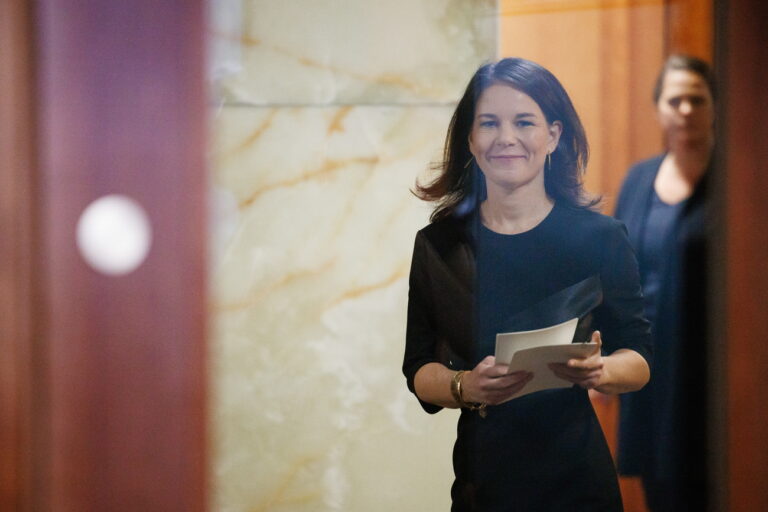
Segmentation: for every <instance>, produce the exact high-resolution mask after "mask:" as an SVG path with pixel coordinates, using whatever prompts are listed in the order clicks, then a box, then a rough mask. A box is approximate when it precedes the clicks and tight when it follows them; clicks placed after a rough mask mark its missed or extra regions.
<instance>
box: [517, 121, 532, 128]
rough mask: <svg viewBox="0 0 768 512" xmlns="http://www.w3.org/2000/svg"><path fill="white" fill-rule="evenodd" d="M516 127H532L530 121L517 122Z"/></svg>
mask: <svg viewBox="0 0 768 512" xmlns="http://www.w3.org/2000/svg"><path fill="white" fill-rule="evenodd" d="M517 126H520V127H521V128H522V127H525V126H533V123H532V122H530V121H518V122H517Z"/></svg>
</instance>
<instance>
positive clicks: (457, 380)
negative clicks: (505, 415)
mask: <svg viewBox="0 0 768 512" xmlns="http://www.w3.org/2000/svg"><path fill="white" fill-rule="evenodd" d="M465 373H466V370H459V371H458V372H456V373H455V374H454V375H453V379H452V380H451V395H452V396H453V399H454V400H455V401H456V403H457V404H459V407H462V408H465V409H469V410H470V411H477V412H478V414H480V417H481V418H485V416H486V415H487V413H488V411H486V410H485V408H486V405H487V404H478V403H474V402H465V401H464V397H463V396H462V394H461V378H462V377H463V376H464V374H465Z"/></svg>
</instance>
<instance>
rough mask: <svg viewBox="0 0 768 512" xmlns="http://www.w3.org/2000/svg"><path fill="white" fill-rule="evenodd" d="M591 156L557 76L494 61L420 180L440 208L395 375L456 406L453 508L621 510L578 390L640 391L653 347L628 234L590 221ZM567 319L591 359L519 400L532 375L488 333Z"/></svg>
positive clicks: (431, 406) (418, 266) (609, 223)
mask: <svg viewBox="0 0 768 512" xmlns="http://www.w3.org/2000/svg"><path fill="white" fill-rule="evenodd" d="M587 159H588V145H587V140H586V136H585V134H584V130H583V128H582V125H581V122H580V120H579V117H578V115H577V114H576V111H575V109H574V108H573V105H572V103H571V101H570V99H569V97H568V94H567V93H566V92H565V90H564V89H563V87H562V85H561V84H560V82H559V81H558V80H557V79H556V78H555V77H554V76H553V75H552V74H551V73H550V72H549V71H547V70H546V69H544V68H542V67H541V66H539V65H538V64H536V63H533V62H530V61H527V60H524V59H503V60H501V61H499V62H496V63H491V64H486V65H484V66H482V67H481V68H480V69H479V70H478V71H477V72H476V73H475V74H474V76H473V77H472V79H471V80H470V83H469V85H468V86H467V89H466V91H465V93H464V95H463V97H462V98H461V100H460V101H459V103H458V106H457V108H456V111H455V113H454V116H453V119H452V120H451V124H450V126H449V129H448V135H447V137H446V147H445V152H444V162H443V164H442V166H441V168H440V171H441V172H440V173H439V175H438V176H437V178H436V179H435V180H434V181H433V182H431V183H430V184H427V185H425V186H417V193H418V195H420V197H422V198H423V199H425V200H430V201H435V202H437V206H436V208H435V210H434V212H433V214H432V217H431V221H432V222H431V223H430V225H429V226H427V227H426V228H424V229H422V230H421V231H419V233H418V234H417V236H416V242H415V247H414V253H413V260H412V264H411V274H410V289H409V302H408V324H407V332H406V348H405V357H404V362H403V372H404V374H405V376H406V379H407V382H408V387H409V388H410V390H411V391H412V392H414V393H415V395H416V396H417V398H418V399H419V401H420V403H421V405H422V407H423V408H424V409H425V410H426V411H427V412H429V413H436V412H438V411H439V410H441V409H442V408H444V407H448V408H461V415H460V417H459V423H458V430H457V440H456V444H455V446H454V456H453V460H454V472H455V481H454V484H453V487H452V490H451V495H452V499H453V507H452V510H454V511H465V510H482V511H494V510H498V511H509V510H531V511H538V510H591V511H593V510H594V511H618V510H621V508H622V505H621V496H620V495H619V489H618V484H617V478H616V471H615V469H614V466H613V462H612V459H611V455H610V452H609V451H608V447H607V445H606V442H605V438H604V436H603V433H602V430H601V428H600V424H599V423H598V421H597V418H596V416H595V413H594V411H593V409H592V406H591V403H590V401H589V397H588V394H587V390H589V389H597V390H600V391H602V392H605V393H622V392H625V391H632V390H637V389H639V388H641V387H642V386H643V385H644V384H645V383H646V382H647V381H648V378H649V372H650V365H649V362H648V361H649V360H650V353H651V347H650V338H649V331H648V322H647V321H646V320H645V318H644V316H643V304H642V297H641V294H640V283H639V276H638V271H637V263H636V260H635V257H634V254H633V252H632V249H631V247H630V245H629V242H628V240H627V237H626V230H625V229H624V227H623V225H622V224H621V223H620V222H618V221H616V220H614V219H612V218H610V217H606V216H603V215H600V214H598V213H596V212H594V211H593V207H594V206H595V204H596V200H594V199H592V198H589V197H588V196H587V195H586V193H585V192H584V190H583V187H582V175H583V172H584V170H585V168H586V164H587ZM571 318H579V323H578V328H577V330H576V335H575V336H574V341H587V340H589V339H591V340H592V341H593V342H595V343H596V344H597V345H598V347H600V346H601V347H602V350H600V348H598V350H596V351H595V352H593V353H592V354H591V355H589V356H588V357H585V358H579V359H571V360H569V361H568V362H567V363H553V364H550V365H549V371H551V372H553V373H554V374H555V375H557V376H558V377H560V378H561V379H564V380H565V381H568V382H571V383H573V386H571V387H566V388H560V389H551V390H544V391H538V392H533V393H529V394H525V396H520V397H517V395H518V394H519V393H520V392H521V391H524V388H525V386H526V385H527V384H528V383H529V382H530V380H531V378H532V375H531V374H530V373H528V372H515V373H509V372H508V367H507V366H506V365H504V364H498V363H497V362H496V360H495V358H494V355H493V354H494V341H495V336H496V334H497V333H502V332H510V331H520V330H531V329H537V328H542V327H547V326H550V325H555V324H558V323H561V322H563V321H566V320H569V319H571ZM596 329H599V332H598V331H597V330H596Z"/></svg>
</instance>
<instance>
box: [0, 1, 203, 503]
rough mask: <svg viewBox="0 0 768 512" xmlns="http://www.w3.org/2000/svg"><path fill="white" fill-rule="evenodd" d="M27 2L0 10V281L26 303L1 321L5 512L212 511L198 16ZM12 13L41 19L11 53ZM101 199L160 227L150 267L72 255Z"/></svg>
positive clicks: (165, 7) (171, 5)
mask: <svg viewBox="0 0 768 512" xmlns="http://www.w3.org/2000/svg"><path fill="white" fill-rule="evenodd" d="M26 4H27V2H20V1H11V2H6V3H3V12H2V13H1V14H2V15H3V26H2V28H3V35H2V37H3V40H2V43H3V73H4V78H3V81H2V90H1V91H0V92H2V93H3V94H2V96H3V97H2V101H3V102H4V103H3V105H4V110H3V117H2V119H1V120H0V123H2V130H1V131H0V133H2V137H0V140H2V143H3V159H4V160H3V163H4V164H5V159H6V152H5V149H6V147H7V146H9V145H11V146H13V145H15V144H17V146H15V147H13V149H14V152H13V155H12V156H11V157H9V158H10V165H9V167H7V168H5V166H4V169H3V173H2V175H1V176H2V184H3V191H2V194H3V209H4V211H3V219H4V220H3V224H2V234H3V240H2V256H3V262H2V263H3V267H4V269H3V273H2V276H3V283H2V284H3V288H4V287H5V285H6V284H7V283H10V287H11V290H12V292H11V293H14V292H21V293H20V295H19V296H18V300H16V301H15V302H14V303H13V304H12V305H11V306H8V305H7V304H6V302H3V304H2V308H3V310H2V312H3V317H2V318H0V326H2V328H3V344H4V345H3V348H4V349H5V346H6V345H8V346H9V347H11V351H10V352H7V353H10V355H11V357H12V358H13V361H14V362H15V363H19V364H15V366H14V363H12V362H9V361H8V360H6V359H5V357H6V354H7V353H6V352H5V351H4V352H3V354H2V357H3V359H2V361H3V362H2V364H1V365H0V372H2V373H1V374H0V377H2V384H3V388H5V384H6V382H10V383H11V384H12V386H11V387H10V388H8V390H7V391H6V389H3V394H2V398H3V399H2V402H0V407H2V409H0V413H1V414H2V415H3V417H2V419H3V427H2V430H0V432H2V437H0V443H2V444H1V445H0V452H2V454H3V456H2V458H3V461H4V462H3V465H2V470H3V473H2V484H3V488H2V490H3V494H2V499H3V503H2V505H3V506H2V508H3V510H7V509H8V508H6V507H5V505H6V503H8V504H11V505H12V506H15V508H16V509H17V510H41V511H47V510H50V511H57V512H58V511H62V512H68V511H89V510H93V511H101V510H115V511H136V510H142V511H166V510H185V511H186V510H190V511H196V510H198V511H201V510H205V509H206V492H205V482H206V453H205V452H206V450H205V446H206V430H205V425H206V417H205V404H206V395H205V385H206V376H205V345H204V342H205V337H204V333H205V324H206V316H207V311H206V299H205V291H206V286H205V254H206V252H207V250H206V249H207V247H206V243H205V238H206V237H205V233H206V222H205V221H206V212H205V201H204V198H205V197H206V196H207V185H206V184H207V177H206V169H205V142H206V137H205V134H206V126H205V112H206V97H205V87H204V76H205V72H204V67H203V63H204V53H205V52H204V47H205V45H204V37H205V30H204V29H205V27H204V12H205V9H204V2H202V1H199V0H169V1H165V2H156V1H154V0H133V1H131V2H127V1H122V0H116V1H110V2H102V1H96V0H92V1H88V0H86V1H78V0H56V1H53V0H42V1H38V2H35V3H34V4H33V7H32V8H31V9H32V10H31V11H30V8H29V7H26ZM11 5H14V6H15V7H16V8H18V9H21V11H18V12H15V13H14V14H15V16H14V18H15V20H16V21H19V20H20V21H22V22H28V21H31V22H30V23H27V24H24V23H22V25H20V26H19V27H18V29H14V31H12V32H13V33H14V34H17V35H18V40H16V41H15V42H16V44H15V46H13V47H11V48H7V47H6V46H5V43H6V39H7V38H10V37H11V36H9V35H7V33H6V30H5V29H6V22H7V23H8V24H11V23H13V22H11V21H7V18H5V14H6V11H8V10H10V9H11V7H10V6H11ZM20 13H21V14H20ZM31 48H33V49H34V52H32V51H30V49H31ZM6 55H9V57H8V58H9V59H12V60H13V61H14V62H15V67H13V68H12V71H11V74H10V76H7V75H6V74H5V73H6V69H11V67H10V66H6ZM7 91H12V92H14V93H15V94H16V98H17V99H18V98H21V102H20V103H19V105H20V106H17V107H15V108H16V110H11V112H12V114H13V115H14V118H13V119H10V118H7V117H6V116H5V112H6V110H5V109H6V108H7V106H6V105H5V100H6V94H5V93H6V92H7ZM17 130H20V133H19V134H15V132H16V131H17ZM12 132H14V133H12ZM9 183H10V188H9V189H8V191H6V190H5V185H6V184H9ZM17 194H18V195H17ZM107 194H124V195H127V196H129V197H131V198H133V199H134V200H136V201H137V202H138V203H139V204H141V205H142V207H143V208H144V209H145V210H146V212H147V214H148V216H149V219H150V222H151V225H152V231H153V243H152V247H151V249H150V252H149V256H148V258H147V260H146V261H145V262H144V263H143V264H142V265H141V266H140V267H138V269H136V270H135V271H134V272H132V273H130V274H127V275H123V276H108V275H104V274H101V273H99V272H97V271H95V270H93V269H92V268H91V267H89V266H88V265H87V264H86V263H85V262H84V260H83V259H82V257H81V256H80V254H79V252H78V250H77V247H76V244H75V229H76V225H77V222H78V219H79V217H80V215H81V213H82V212H83V210H84V209H85V208H86V207H87V206H88V205H89V204H90V203H91V202H92V201H94V200H96V199H98V198H99V197H102V196H104V195H107ZM6 196H9V197H10V200H11V201H10V203H6V202H5V201H6V199H7V198H6ZM6 208H8V211H6ZM6 214H7V215H8V219H9V220H8V221H7V223H6ZM9 225H10V227H8V226H9ZM13 229H16V230H17V232H18V233H20V234H21V235H20V236H18V237H14V238H13V239H12V240H13V242H12V243H9V242H8V240H10V239H9V238H6V234H7V233H9V232H10V231H11V230H13ZM11 245H13V247H11ZM7 254H10V257H11V258H12V259H10V260H6V255H7ZM9 261H10V263H11V264H12V265H14V267H13V268H12V269H10V270H7V268H6V265H7V264H8V262H9ZM8 296H10V294H8V293H7V292H6V290H5V289H3V291H2V292H0V297H2V298H3V300H4V301H7V300H8ZM6 311H13V313H14V315H17V316H13V318H11V317H10V316H7V315H6ZM6 329H9V330H8V331H6ZM6 332H12V333H15V335H14V338H13V340H11V341H10V342H9V341H8V340H6V338H5V333H6ZM8 397H10V398H8ZM6 413H8V415H7V416H6ZM8 425H10V426H8ZM27 427H29V428H27ZM7 449H8V450H9V451H7ZM28 450H32V451H31V452H29V451H28ZM8 453H10V454H11V456H12V457H13V460H12V461H8V459H6V454H8ZM30 453H31V455H30Z"/></svg>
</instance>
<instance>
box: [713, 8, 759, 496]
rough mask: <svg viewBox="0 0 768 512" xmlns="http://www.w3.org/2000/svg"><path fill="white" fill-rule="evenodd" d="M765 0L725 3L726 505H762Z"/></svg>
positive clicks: (721, 54)
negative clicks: (726, 9) (726, 8)
mask: <svg viewBox="0 0 768 512" xmlns="http://www.w3.org/2000/svg"><path fill="white" fill-rule="evenodd" d="M767 19H768V4H767V3H765V2H763V1H761V0H733V1H731V2H728V12H727V16H726V18H725V30H724V41H723V46H722V47H721V48H719V57H720V63H721V64H723V66H722V67H721V70H722V75H721V79H722V83H723V85H724V92H725V123H724V129H723V133H724V137H723V138H721V141H722V144H721V149H722V151H723V152H724V153H725V159H724V160H725V162H724V163H725V166H724V170H723V174H724V179H723V180H722V182H724V183H725V187H726V190H725V191H724V192H725V201H724V203H725V240H724V241H723V242H724V247H725V256H726V260H725V268H726V289H725V296H726V302H727V306H726V319H725V325H724V329H723V332H722V334H723V336H722V337H721V339H722V340H723V342H724V343H725V344H726V345H725V351H726V352H727V365H726V370H727V375H726V378H727V382H726V383H725V386H724V388H725V390H726V400H727V402H726V410H727V413H726V415H725V419H726V421H727V443H726V447H727V454H728V457H727V466H726V467H727V487H728V501H729V503H728V507H727V509H728V510H768V488H767V487H766V484H765V482H766V481H768V400H766V399H765V393H764V390H765V389H768V370H766V369H768V344H767V343H766V341H765V336H766V334H765V333H766V332H768V314H766V311H765V304H767V303H768V206H766V202H768V169H766V165H767V164H766V162H768V144H766V140H768V103H766V102H765V101H764V97H765V91H766V90H768V33H766V30H765V20H767Z"/></svg>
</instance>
